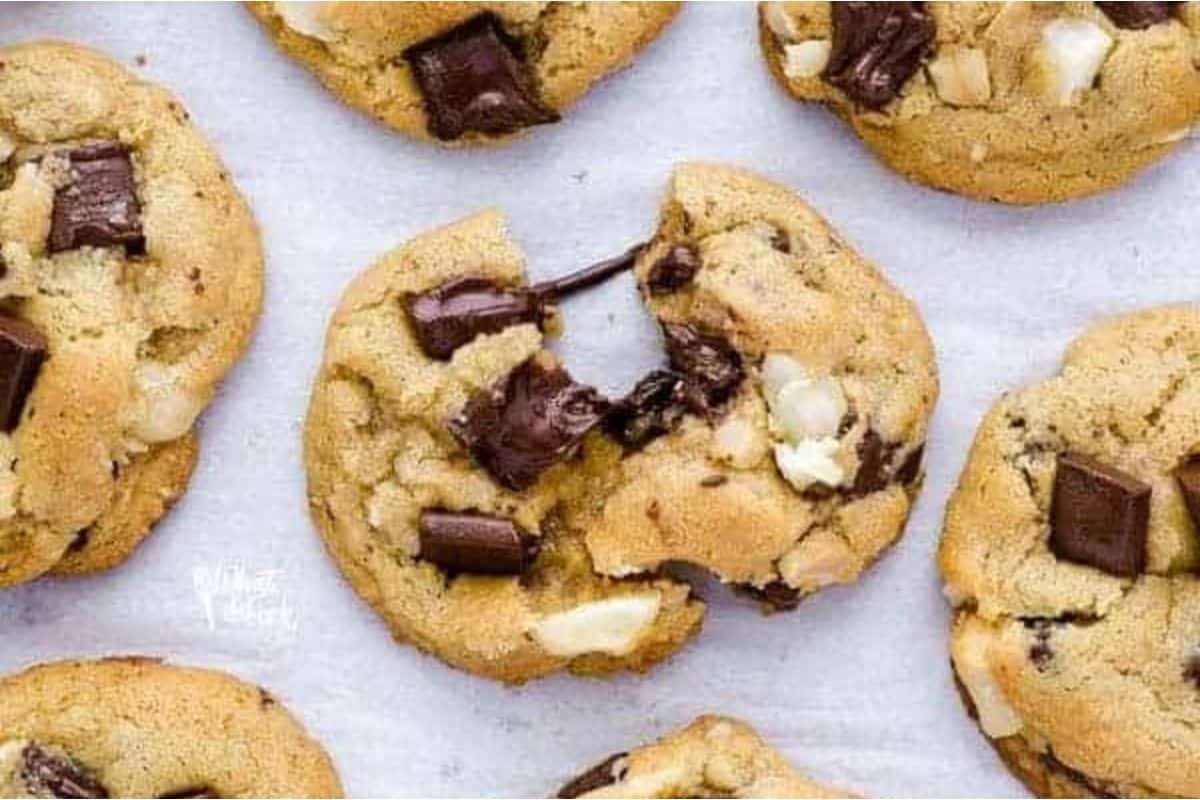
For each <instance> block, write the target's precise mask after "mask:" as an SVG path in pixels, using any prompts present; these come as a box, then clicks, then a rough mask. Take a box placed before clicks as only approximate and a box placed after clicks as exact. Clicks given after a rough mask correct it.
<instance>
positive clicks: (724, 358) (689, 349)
mask: <svg viewBox="0 0 1200 800" xmlns="http://www.w3.org/2000/svg"><path fill="white" fill-rule="evenodd" d="M662 327H663V334H664V335H665V337H666V341H667V356H668V357H669V358H670V360H671V366H672V367H673V368H674V369H675V370H676V371H677V372H679V373H680V374H682V375H683V377H684V382H685V384H686V389H687V398H688V403H689V405H690V406H691V409H692V411H694V412H695V413H697V414H711V413H712V412H713V411H715V410H717V409H718V408H720V406H721V405H722V404H724V403H725V401H726V400H728V399H729V398H730V397H732V396H733V394H734V392H736V391H737V388H738V386H739V385H740V384H741V382H742V378H743V377H744V376H745V370H744V369H743V368H742V356H741V354H739V353H738V351H737V350H735V349H734V347H733V345H731V344H730V343H729V342H728V341H726V340H725V339H724V338H722V337H720V336H714V335H711V334H705V333H700V332H699V331H697V330H696V329H695V328H693V327H691V326H690V325H680V324H676V323H673V322H664V323H663V326H662Z"/></svg>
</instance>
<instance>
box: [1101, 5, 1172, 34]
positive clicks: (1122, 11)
mask: <svg viewBox="0 0 1200 800" xmlns="http://www.w3.org/2000/svg"><path fill="white" fill-rule="evenodd" d="M1179 5H1180V4H1179V3H1096V8H1098V9H1100V10H1101V11H1103V12H1104V16H1106V17H1108V18H1109V19H1111V20H1112V23H1113V25H1116V26H1117V27H1118V28H1125V29H1126V30H1134V31H1140V30H1144V29H1145V28H1150V27H1153V26H1154V25H1158V24H1160V23H1163V22H1167V21H1168V20H1170V19H1172V18H1173V17H1174V16H1175V9H1176V7H1178V6H1179Z"/></svg>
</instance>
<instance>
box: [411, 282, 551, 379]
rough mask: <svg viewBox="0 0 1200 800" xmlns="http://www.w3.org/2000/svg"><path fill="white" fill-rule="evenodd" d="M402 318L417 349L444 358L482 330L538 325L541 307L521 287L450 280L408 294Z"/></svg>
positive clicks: (485, 331) (542, 312) (537, 299)
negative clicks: (414, 293) (408, 326)
mask: <svg viewBox="0 0 1200 800" xmlns="http://www.w3.org/2000/svg"><path fill="white" fill-rule="evenodd" d="M406 309H407V311H408V319H409V321H410V322H411V323H412V326H413V332H414V333H415V334H416V337H417V342H418V343H419V344H420V345H421V350H423V351H424V352H425V354H426V355H427V356H429V357H430V358H436V359H439V360H443V361H445V360H446V359H449V358H450V357H451V356H452V355H454V351H455V350H457V349H458V348H460V347H462V346H463V345H464V344H467V343H468V342H470V341H471V340H473V339H474V338H475V337H476V336H479V335H481V334H485V333H497V332H499V331H502V330H504V329H505V328H507V327H509V326H511V325H520V324H521V323H525V322H532V323H534V324H538V325H540V324H541V322H542V319H543V317H544V315H545V307H544V305H543V303H542V300H541V298H540V297H538V296H537V295H535V294H534V293H532V292H530V291H529V290H527V289H501V288H500V287H498V286H496V284H494V283H492V282H491V281H489V280H488V279H487V278H478V277H464V278H453V279H451V280H449V281H446V282H445V283H443V284H441V285H439V286H435V287H434V288H433V289H430V290H429V291H427V292H423V293H422V294H419V295H414V296H412V297H410V298H408V302H407V304H406Z"/></svg>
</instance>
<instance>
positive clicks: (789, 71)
mask: <svg viewBox="0 0 1200 800" xmlns="http://www.w3.org/2000/svg"><path fill="white" fill-rule="evenodd" d="M831 48H832V46H831V44H830V42H829V40H828V39H809V40H808V41H807V42H800V44H789V45H787V46H786V47H784V48H783V58H784V60H783V74H784V75H786V76H788V77H789V78H815V77H816V76H818V75H820V74H821V71H822V70H824V69H825V65H826V64H828V63H829V52H830V50H831Z"/></svg>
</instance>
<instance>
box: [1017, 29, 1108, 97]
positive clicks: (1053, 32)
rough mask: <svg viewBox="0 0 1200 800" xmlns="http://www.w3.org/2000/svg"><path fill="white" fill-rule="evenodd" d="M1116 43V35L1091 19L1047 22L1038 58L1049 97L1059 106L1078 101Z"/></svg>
mask: <svg viewBox="0 0 1200 800" xmlns="http://www.w3.org/2000/svg"><path fill="white" fill-rule="evenodd" d="M1112 46H1113V39H1112V37H1111V36H1109V35H1108V34H1107V33H1106V32H1105V31H1104V29H1103V28H1101V27H1100V26H1099V25H1097V24H1096V23H1094V22H1092V21H1090V20H1086V19H1068V18H1062V19H1056V20H1053V21H1052V22H1049V23H1047V24H1046V26H1045V27H1044V28H1042V42H1041V44H1040V45H1039V47H1038V49H1037V51H1036V53H1035V60H1034V64H1035V68H1036V69H1037V70H1038V75H1039V78H1040V81H1041V90H1042V92H1043V95H1044V96H1045V98H1046V99H1047V100H1048V101H1049V102H1051V103H1054V104H1055V105H1059V106H1070V105H1074V104H1075V102H1076V101H1077V99H1078V96H1079V95H1080V94H1081V93H1082V92H1085V91H1087V90H1089V89H1091V88H1092V86H1093V85H1094V84H1095V82H1096V75H1098V74H1099V72H1100V68H1101V67H1102V66H1103V65H1104V60H1105V59H1106V58H1107V57H1108V51H1109V50H1111V49H1112Z"/></svg>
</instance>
